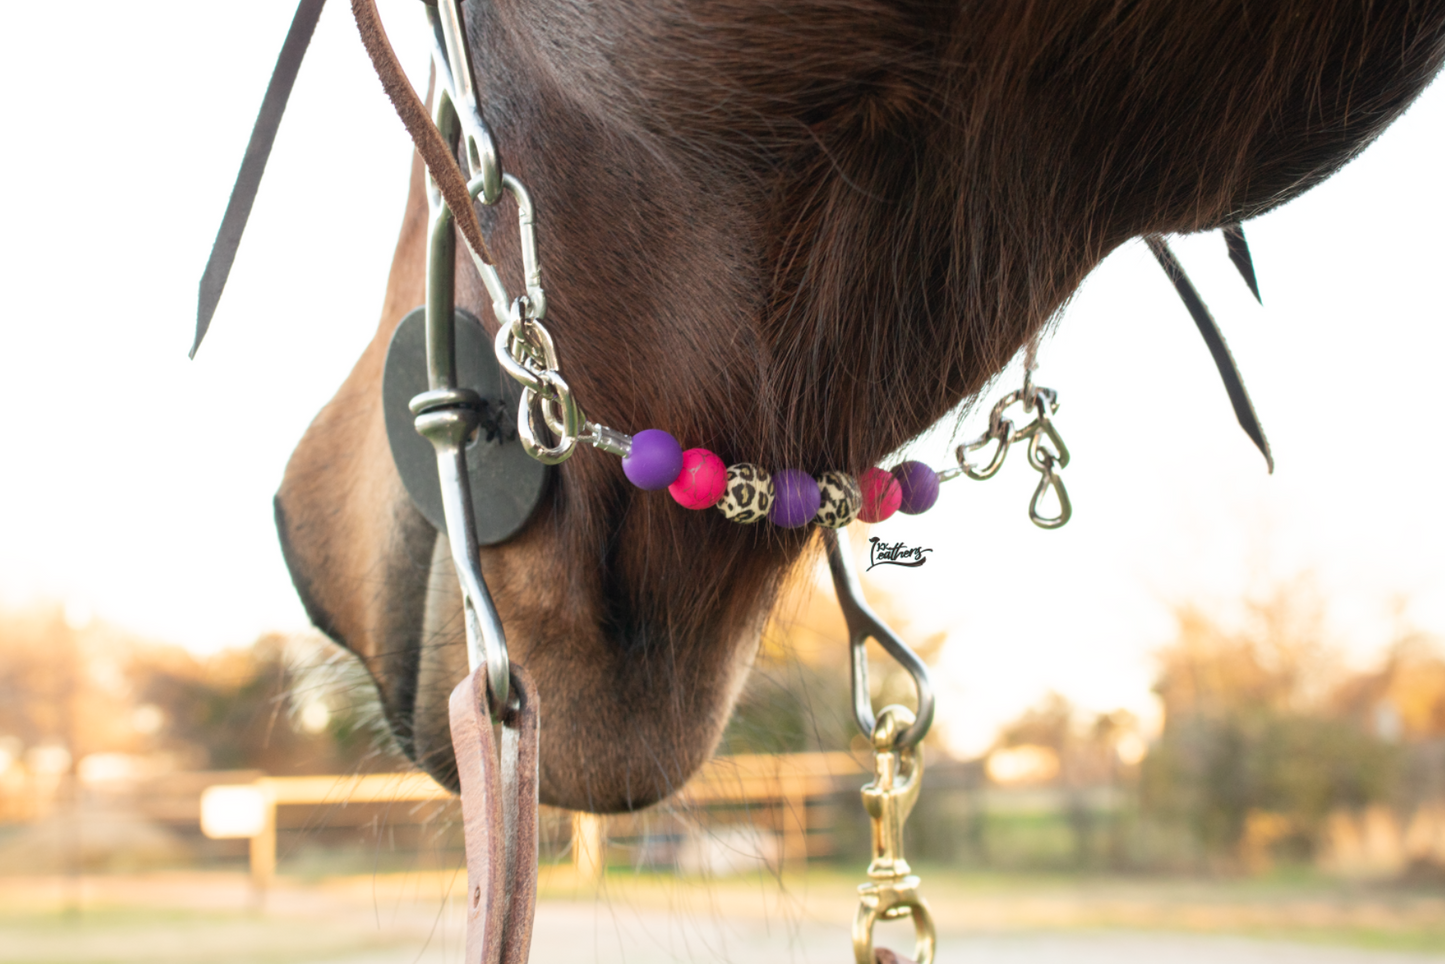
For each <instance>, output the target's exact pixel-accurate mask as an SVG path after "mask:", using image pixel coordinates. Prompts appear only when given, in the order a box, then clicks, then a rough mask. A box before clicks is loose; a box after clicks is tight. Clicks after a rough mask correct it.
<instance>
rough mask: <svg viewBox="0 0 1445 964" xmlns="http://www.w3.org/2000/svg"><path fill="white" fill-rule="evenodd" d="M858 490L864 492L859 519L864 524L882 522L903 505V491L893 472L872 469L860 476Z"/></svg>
mask: <svg viewBox="0 0 1445 964" xmlns="http://www.w3.org/2000/svg"><path fill="white" fill-rule="evenodd" d="M858 488H860V489H862V490H863V508H861V509H859V510H858V518H860V519H862V520H863V521H864V522H882V521H883V520H884V519H886V518H888V517H889V516H891V515H892V514H893V513H895V512H897V511H898V507H899V506H900V505H902V504H903V489H902V487H900V486H899V484H898V480H897V479H895V478H894V477H893V473H892V472H885V471H883V470H882V469H880V468H876V467H875V468H871V469H869V470H868V471H867V472H864V473H863V474H862V475H860V476H858Z"/></svg>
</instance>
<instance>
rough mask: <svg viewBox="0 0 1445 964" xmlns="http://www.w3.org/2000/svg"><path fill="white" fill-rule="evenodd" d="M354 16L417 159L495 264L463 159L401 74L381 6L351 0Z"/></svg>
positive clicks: (464, 228)
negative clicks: (439, 129)
mask: <svg viewBox="0 0 1445 964" xmlns="http://www.w3.org/2000/svg"><path fill="white" fill-rule="evenodd" d="M351 12H352V13H353V14H354V15H355V16H356V27H357V29H358V30H360V31H361V43H362V45H363V46H365V47H366V52H367V53H368V54H370V55H371V65H372V66H373V67H375V68H376V75H377V76H378V77H380V78H381V86H382V88H383V89H384V90H385V91H386V96H387V97H389V98H390V99H391V104H392V106H393V107H395V108H396V112H397V114H399V115H400V116H401V122H402V124H404V125H406V131H407V133H408V134H410V135H411V140H412V143H414V144H415V145H416V150H417V153H418V154H420V155H421V159H422V161H423V162H425V163H426V169H427V170H428V171H430V172H431V176H432V179H433V180H435V181H436V183H437V188H438V189H440V191H441V194H442V198H443V199H445V201H446V202H447V207H449V208H451V209H452V217H453V218H455V219H456V225H457V227H458V228H459V229H460V230H461V232H462V236H463V237H465V238H466V239H467V243H468V244H470V245H471V246H472V250H474V251H476V253H477V254H478V255H479V256H480V257H481V259H482V260H483V261H485V262H486V263H487V264H491V263H492V253H491V252H490V251H489V250H487V242H486V241H484V240H483V239H482V225H481V222H480V221H478V220H477V212H476V209H475V208H473V207H472V196H471V194H470V193H469V192H468V191H467V179H466V177H465V176H464V175H463V174H462V169H461V168H460V167H458V166H457V159H456V157H455V156H454V155H453V154H452V150H451V148H450V147H449V146H447V142H446V141H444V140H442V135H441V132H440V131H438V130H437V129H436V125H435V124H433V123H432V120H431V114H430V113H428V111H427V109H426V105H425V104H423V103H422V101H421V98H420V97H418V96H417V95H416V91H414V90H412V87H411V82H410V81H409V80H407V79H406V72H405V71H403V70H402V69H401V63H400V61H398V60H397V59H396V51H394V50H392V49H391V41H390V40H388V39H387V37H386V30H385V29H384V28H383V27H382V25H381V15H380V14H378V13H377V12H376V0H351Z"/></svg>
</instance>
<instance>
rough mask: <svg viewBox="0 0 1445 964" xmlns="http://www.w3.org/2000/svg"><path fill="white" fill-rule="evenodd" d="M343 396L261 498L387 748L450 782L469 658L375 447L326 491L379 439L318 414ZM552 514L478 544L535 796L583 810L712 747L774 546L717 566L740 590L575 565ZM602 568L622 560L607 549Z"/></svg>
mask: <svg viewBox="0 0 1445 964" xmlns="http://www.w3.org/2000/svg"><path fill="white" fill-rule="evenodd" d="M359 367H364V365H363V366H359ZM346 402H347V397H346V393H345V392H343V393H342V395H341V396H338V402H336V403H333V404H332V405H330V406H328V407H327V409H326V410H324V411H323V412H322V414H321V415H320V416H319V417H318V418H317V420H316V422H315V423H314V424H313V425H312V427H311V429H310V430H309V431H308V433H307V436H306V437H305V438H304V439H303V440H302V442H301V444H300V445H299V446H298V447H297V449H296V452H295V454H294V455H293V456H292V460H291V463H290V465H288V467H287V471H286V477H285V480H284V481H283V483H282V486H281V489H280V491H279V492H278V493H277V497H276V522H277V528H278V530H279V533H280V536H281V544H282V549H283V552H284V555H285V558H286V563H287V565H288V567H289V568H290V570H291V575H292V579H293V581H294V582H295V585H296V588H297V591H298V592H299V594H300V596H301V599H302V601H303V603H304V604H305V606H306V609H307V612H308V614H309V615H310V617H311V619H312V621H313V622H314V623H315V624H316V625H317V626H318V627H319V628H321V629H322V630H323V631H324V632H325V633H326V634H327V635H328V636H330V637H331V638H332V639H333V640H334V641H336V642H337V643H339V644H340V645H342V646H344V647H346V648H347V649H349V650H351V651H352V652H353V653H355V654H356V655H357V656H358V657H359V658H360V659H361V661H362V662H363V664H364V665H365V666H366V667H367V669H368V670H369V672H370V674H371V676H372V678H373V680H374V681H375V683H376V686H377V690H378V695H379V697H380V703H381V706H382V709H383V712H384V713H385V715H386V719H387V723H388V725H389V728H390V730H391V732H392V733H393V735H394V736H395V737H396V741H397V743H398V744H399V746H400V748H401V749H402V750H403V751H404V752H405V753H406V754H407V755H408V756H409V757H410V758H411V759H412V760H414V761H415V762H416V764H417V765H418V766H419V767H421V768H422V769H424V770H425V771H427V772H428V773H430V774H431V775H432V776H434V777H435V778H436V779H437V780H438V781H439V782H441V783H442V784H443V785H445V786H447V787H450V788H451V789H453V790H456V789H457V776H456V760H455V756H454V754H453V751H452V745H451V732H450V724H449V720H448V711H447V707H448V699H449V697H450V695H451V691H452V689H453V688H455V686H456V685H457V683H459V682H460V681H461V680H462V679H463V677H464V676H465V675H466V673H467V659H466V644H465V634H464V630H463V623H462V617H461V600H460V591H459V589H458V585H457V579H456V575H455V573H454V571H453V568H452V563H451V559H450V549H449V544H448V542H447V540H446V539H445V537H443V536H440V535H438V534H437V533H436V531H435V530H434V529H432V528H431V526H430V525H429V524H428V523H427V522H426V520H425V519H424V518H423V517H422V516H421V514H420V512H418V511H417V510H416V509H415V508H414V507H413V506H412V504H411V502H410V500H409V498H408V497H407V495H406V493H405V490H404V489H403V488H402V486H401V482H400V479H399V478H396V476H395V470H394V468H393V467H392V466H391V464H390V461H389V459H388V460H386V461H380V460H377V461H374V462H372V463H371V464H372V465H378V466H379V471H378V470H376V469H373V474H372V475H371V476H365V477H362V478H364V479H365V482H364V484H358V485H356V486H355V487H353V488H351V489H349V490H348V491H346V492H345V493H344V495H345V497H344V498H339V497H338V493H337V492H336V491H335V489H334V488H332V487H331V485H330V483H331V482H333V481H334V479H335V477H336V476H335V474H334V473H337V472H338V471H339V472H340V473H341V474H342V475H343V476H344V475H345V474H346V468H347V466H346V465H345V463H346V462H347V461H349V460H350V459H352V458H356V459H359V460H360V459H364V458H365V457H366V452H365V450H366V449H367V447H368V445H369V444H373V443H377V440H373V441H372V442H371V443H369V442H368V437H369V436H370V435H372V434H374V433H368V432H357V433H356V434H353V435H351V437H350V438H351V442H352V443H353V446H351V447H348V446H339V445H337V444H335V443H336V439H337V438H338V435H337V430H338V426H337V425H334V424H332V422H333V419H336V418H337V417H338V413H343V414H344V413H346V411H347V409H348V406H347V404H346ZM360 404H365V403H364V402H362V403H360ZM356 407H357V406H355V405H353V406H351V411H350V414H351V415H354V414H355V408H356ZM344 421H345V423H346V427H347V428H351V429H353V430H354V429H355V428H356V423H355V422H353V421H351V420H350V419H344ZM379 442H384V438H383V439H380V440H379ZM377 444H379V443H377ZM338 462H339V463H342V464H338ZM666 508H667V507H666V506H661V505H658V504H657V503H654V504H653V508H651V509H643V510H642V511H641V512H637V513H634V514H633V516H634V518H635V519H636V518H637V517H640V521H637V522H635V523H634V524H640V525H643V526H650V527H651V528H653V530H654V531H657V530H658V529H659V528H660V526H659V520H657V519H649V518H648V517H649V516H650V515H651V513H652V512H654V511H665V510H666ZM680 511H681V510H679V512H680ZM549 514H550V513H549V512H548V510H546V509H543V510H542V511H540V512H539V516H541V518H539V519H534V520H533V522H532V524H531V525H529V526H528V527H527V528H526V529H525V530H524V531H523V532H522V533H521V534H519V535H518V536H517V537H515V538H514V539H512V540H510V541H509V542H508V543H506V544H505V545H503V546H499V547H496V548H491V549H484V550H482V568H483V572H484V574H485V576H486V579H487V582H488V585H489V587H490V590H491V593H492V596H493V598H494V599H495V601H496V604H497V608H498V611H499V614H500V615H501V618H502V622H503V625H504V626H505V628H506V633H507V643H508V650H509V653H510V655H511V657H512V658H513V659H514V660H516V661H518V662H520V663H522V664H523V665H525V666H526V667H527V670H528V672H529V673H530V674H531V676H532V678H533V680H534V682H535V685H536V690H537V693H538V697H539V702H540V708H541V763H540V769H541V774H540V777H541V779H540V794H541V799H542V801H543V802H544V803H548V804H552V805H554V806H561V807H567V808H569V809H576V810H590V811H594V812H616V811H624V810H633V809H636V808H638V807H643V806H646V805H648V804H651V803H654V802H656V801H657V800H660V799H662V798H663V797H665V796H667V795H668V794H669V793H671V792H673V791H674V790H676V789H677V788H678V787H680V786H681V785H682V784H683V783H684V782H686V780H687V778H688V777H689V776H690V775H691V774H692V773H693V772H694V771H695V770H696V769H697V768H698V767H699V766H701V765H702V763H703V762H705V761H706V760H707V759H708V757H709V756H710V755H711V754H712V751H713V748H714V747H715V746H716V744H717V741H718V739H719V737H720V736H721V734H722V730H723V728H724V726H725V725H726V723H727V719H728V716H729V714H730V713H731V710H732V707H733V704H734V702H735V701H736V697H737V694H738V691H739V689H740V688H741V685H742V682H743V680H744V678H745V677H746V674H747V669H748V666H749V665H750V663H751V659H752V656H753V654H754V653H755V652H756V647H757V641H758V638H759V635H760V620H761V617H762V615H763V614H765V613H766V610H767V608H768V606H769V604H770V602H771V598H772V594H771V591H770V589H769V587H770V585H771V582H772V580H771V578H770V577H767V576H766V575H764V576H763V577H762V578H761V581H760V580H759V578H758V575H759V574H760V573H761V574H766V573H768V572H774V571H776V570H777V569H779V568H780V566H779V560H778V559H777V558H767V557H769V556H771V555H772V554H771V553H768V552H766V551H763V552H761V553H757V554H756V555H757V556H761V557H763V558H754V559H753V560H752V563H751V564H750V565H749V566H747V567H746V571H745V572H744V573H743V574H742V577H741V579H740V581H739V580H738V579H734V580H730V581H729V582H730V583H731V586H732V587H734V588H739V590H740V591H738V592H728V591H726V588H727V587H724V588H723V589H719V590H717V591H716V592H711V593H710V592H702V591H700V584H699V583H698V582H690V583H689V582H684V583H682V584H681V586H679V584H678V583H677V582H675V581H672V580H659V579H653V578H649V577H648V576H647V575H646V573H643V574H641V575H639V574H638V573H637V572H633V573H632V576H631V578H630V580H629V579H628V577H627V576H626V575H621V576H618V577H616V578H608V577H607V576H604V574H603V573H602V572H601V569H600V567H597V566H586V565H579V564H577V562H576V560H577V558H578V553H577V552H575V551H568V549H567V548H566V547H565V546H564V545H561V544H560V542H565V539H562V537H561V535H560V533H564V532H568V531H572V527H566V526H558V525H554V524H552V520H550V519H549V518H547V517H548V516H549ZM705 521H706V520H696V519H693V520H684V521H682V523H681V525H680V526H678V528H682V529H684V530H687V529H688V528H689V525H690V524H691V525H699V524H703V523H704V522H705ZM737 528H739V527H732V529H737ZM622 530H623V531H621V532H619V533H618V540H619V541H620V542H622V543H623V544H625V545H630V544H633V542H634V537H635V533H629V532H628V531H627V530H628V526H627V525H623V526H622ZM729 534H731V535H736V534H735V533H729ZM698 535H699V534H698V533H693V540H691V541H690V543H689V544H691V545H697V543H698V541H701V540H699V539H698ZM559 540H560V541H559ZM725 541H727V540H725ZM568 560H570V561H571V562H572V564H571V565H568V564H567V561H568ZM613 568H615V569H616V570H619V571H621V572H623V573H625V572H626V570H628V569H629V568H630V567H629V565H628V563H627V561H626V560H625V559H619V560H617V561H616V565H615V567H613ZM644 568H647V567H644ZM721 568H727V566H726V564H723V565H722V566H721ZM609 575H610V573H609ZM673 593H681V594H682V595H681V596H676V597H675V596H674V595H672V594H673ZM628 599H631V600H633V602H631V603H628V602H624V601H623V600H628ZM699 600H701V601H702V602H701V604H700V602H699ZM709 600H710V601H711V604H710V605H709V604H708V601H709ZM680 613H681V614H683V615H679V614H680Z"/></svg>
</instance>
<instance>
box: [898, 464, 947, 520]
mask: <svg viewBox="0 0 1445 964" xmlns="http://www.w3.org/2000/svg"><path fill="white" fill-rule="evenodd" d="M893 477H894V478H895V479H897V480H898V487H899V488H900V489H902V490H903V503H902V504H901V505H899V506H898V511H899V512H905V513H907V514H908V515H918V514H919V513H920V512H927V511H928V510H929V509H931V508H933V503H935V502H937V501H938V473H937V472H935V471H933V470H932V469H930V468H929V467H928V466H926V465H924V464H923V463H922V462H904V463H903V464H902V465H900V466H898V468H896V469H894V470H893Z"/></svg>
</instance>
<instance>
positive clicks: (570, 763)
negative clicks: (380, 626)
mask: <svg viewBox="0 0 1445 964" xmlns="http://www.w3.org/2000/svg"><path fill="white" fill-rule="evenodd" d="M529 542H531V543H533V544H531V545H529V544H528V543H529ZM543 543H545V539H538V538H535V537H534V538H532V539H530V540H529V539H527V538H526V537H524V538H523V539H522V540H521V544H520V545H516V546H508V547H507V548H506V549H504V550H484V552H483V569H484V571H486V572H487V573H489V576H488V581H489V583H490V584H491V586H492V590H493V592H494V594H495V595H496V596H497V598H498V600H499V611H500V612H501V614H502V618H503V622H504V624H505V626H506V630H507V643H508V650H509V652H510V654H511V656H512V658H513V659H515V660H517V661H518V662H520V663H522V664H523V665H525V666H526V667H527V670H528V672H529V673H530V674H531V675H532V678H533V680H534V682H535V684H536V687H537V691H538V693H539V695H540V696H541V701H542V714H543V716H542V727H541V767H540V769H541V780H540V786H541V795H542V799H543V801H544V802H546V803H550V804H554V805H557V806H564V807H568V808H571V809H576V810H589V811H593V812H616V811H622V810H632V809H636V808H637V807H640V806H645V805H647V804H650V803H653V802H655V801H657V800H659V799H661V798H663V797H665V796H667V795H669V794H670V793H672V792H673V791H674V790H676V789H678V788H679V787H681V786H682V784H683V783H685V782H686V780H687V778H688V777H689V776H690V775H691V774H692V773H693V771H695V770H696V769H697V768H698V767H699V766H700V765H701V764H702V763H703V762H705V761H706V760H707V759H708V758H709V757H710V756H711V755H712V752H713V748H714V747H715V745H716V744H717V741H718V739H719V737H720V736H721V735H722V731H723V728H724V727H725V726H726V724H727V720H728V717H729V715H730V713H731V711H732V707H733V704H734V702H735V701H736V698H737V694H738V691H739V690H740V688H741V686H742V683H743V680H744V679H745V677H746V674H747V670H748V667H749V665H750V664H751V661H752V656H753V654H754V653H755V652H756V649H757V643H758V638H759V630H758V619H757V618H756V613H755V612H752V611H749V612H744V613H735V614H729V613H726V612H719V613H717V615H716V617H714V619H713V620H712V621H713V622H714V626H711V627H708V626H697V627H695V628H693V629H692V630H691V631H690V632H688V633H687V634H686V637H685V638H684V637H683V635H682V634H679V633H676V632H671V631H669V628H668V627H664V626H660V625H656V624H653V625H650V626H643V627H636V626H634V627H633V629H632V634H631V635H630V637H626V636H623V635H622V634H620V633H618V632H616V631H614V632H607V631H604V629H603V628H602V627H603V626H604V625H606V624H607V623H608V622H609V619H608V618H606V617H603V618H598V614H597V612H596V610H594V609H593V608H592V607H591V606H589V605H587V604H586V603H585V602H583V601H580V600H579V599H578V598H576V597H574V596H573V595H572V592H573V591H572V589H571V587H569V586H568V585H567V580H566V578H565V576H564V577H563V578H562V579H558V578H556V577H557V576H558V575H559V573H558V572H557V567H555V566H554V565H551V564H550V563H549V562H548V559H547V556H546V553H547V547H546V546H545V544H543ZM449 553H450V548H449V546H448V544H447V541H446V538H445V537H444V536H438V538H437V540H436V547H435V552H434V555H433V562H432V567H431V573H430V579H429V586H428V591H427V605H426V611H425V616H424V619H423V623H422V633H421V643H420V646H419V649H418V653H417V659H416V660H415V662H414V663H413V664H412V665H413V666H414V667H415V675H416V679H415V684H414V686H415V692H416V700H415V702H414V705H413V709H412V714H411V720H410V727H409V729H410V732H411V734H412V753H413V758H414V759H415V760H416V762H417V763H418V764H419V765H420V766H422V767H423V768H424V769H426V770H427V771H428V772H429V773H431V774H432V775H433V776H434V777H436V778H437V779H438V780H439V781H440V782H442V783H443V784H445V785H447V786H451V787H455V785H456V777H455V770H454V765H455V764H454V758H453V754H452V747H451V742H450V741H451V737H450V731H449V729H448V720H447V696H448V694H449V693H450V692H451V690H452V688H453V687H454V686H455V685H456V683H457V681H458V680H460V679H461V677H462V676H463V675H464V674H465V673H466V672H467V663H466V655H465V638H464V633H463V630H462V619H461V599H460V594H459V591H458V588H457V580H456V576H455V574H454V573H453V571H452V563H451V558H450V554H449ZM746 608H747V609H748V610H754V608H755V607H751V606H750V607H746ZM724 627H726V628H724ZM648 633H651V634H653V635H654V636H655V637H656V638H654V639H651V640H649V639H645V638H640V637H644V636H646V635H647V634H648Z"/></svg>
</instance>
